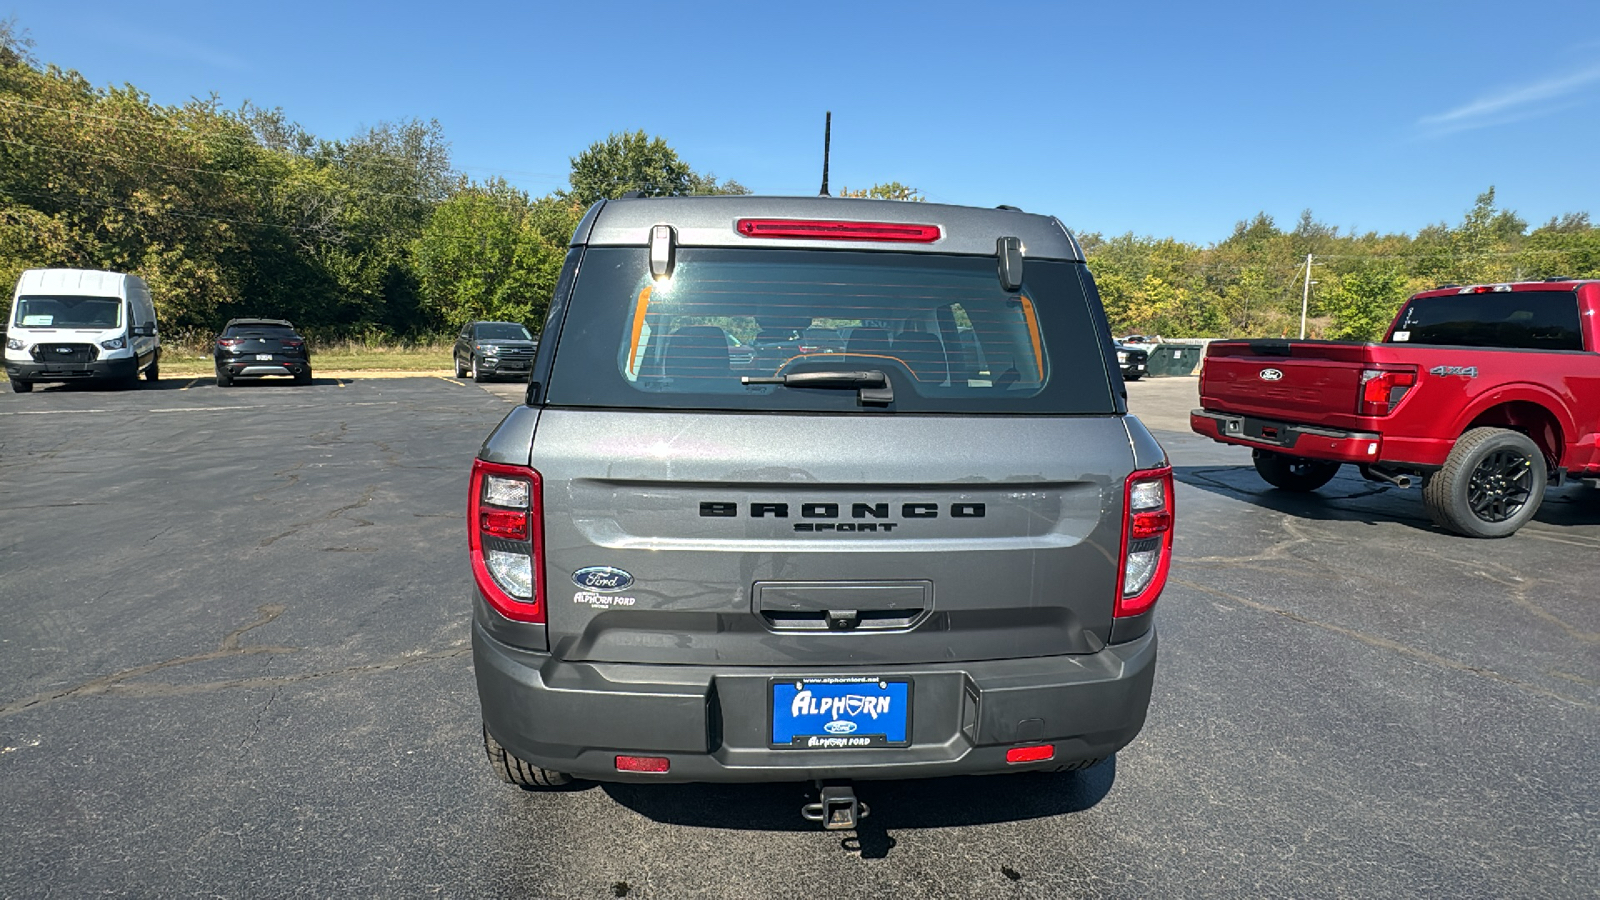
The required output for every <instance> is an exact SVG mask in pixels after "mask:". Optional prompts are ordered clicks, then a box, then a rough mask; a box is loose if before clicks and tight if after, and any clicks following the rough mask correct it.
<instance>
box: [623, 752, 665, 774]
mask: <svg viewBox="0 0 1600 900" xmlns="http://www.w3.org/2000/svg"><path fill="white" fill-rule="evenodd" d="M671 765H672V764H671V763H669V762H668V761H667V758H666V757H665V756H619V757H617V771H618V772H654V773H657V774H660V773H663V772H666V771H667V769H669V768H671Z"/></svg>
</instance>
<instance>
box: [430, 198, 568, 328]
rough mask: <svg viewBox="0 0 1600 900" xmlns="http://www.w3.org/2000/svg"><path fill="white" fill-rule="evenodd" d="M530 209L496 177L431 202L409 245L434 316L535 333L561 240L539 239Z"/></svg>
mask: <svg viewBox="0 0 1600 900" xmlns="http://www.w3.org/2000/svg"><path fill="white" fill-rule="evenodd" d="M536 209H537V204H534V203H532V202H530V201H529V199H528V195H527V194H525V193H523V192H522V191H519V190H517V189H516V188H513V187H511V186H510V185H508V184H507V183H506V182H505V181H503V180H500V179H492V180H490V181H489V182H487V183H485V184H482V185H470V186H466V187H463V188H461V189H459V190H457V191H456V192H455V194H454V196H452V197H451V198H450V199H449V200H447V201H445V202H444V203H442V204H440V205H439V207H438V209H436V210H435V211H434V214H433V218H432V219H431V220H430V221H429V222H428V224H427V226H426V227H424V228H423V230H422V234H421V236H420V237H418V239H417V240H416V242H415V244H414V246H413V258H414V259H415V264H416V272H417V277H418V281H419V283H420V286H421V294H422V298H423V302H424V303H425V304H426V305H427V307H428V309H429V311H430V312H431V313H432V314H433V315H434V317H435V318H436V319H438V320H439V321H443V322H447V323H449V324H451V325H452V326H458V325H460V324H461V323H462V322H466V321H469V320H473V319H493V320H499V321H507V322H521V323H522V324H524V325H526V326H528V328H529V329H530V330H532V331H534V332H535V333H537V332H538V330H539V328H540V327H541V325H542V324H543V321H544V315H545V311H546V310H547V309H548V308H549V305H550V298H551V295H552V294H553V293H554V291H555V284H556V279H557V277H558V276H559V274H560V271H561V262H562V258H563V256H564V253H565V249H566V238H565V237H562V238H561V240H560V242H559V243H552V242H550V241H549V240H547V238H546V237H545V235H544V234H543V233H542V232H541V229H540V224H541V223H540V222H539V216H538V214H537V213H536ZM546 212H547V213H548V211H546Z"/></svg>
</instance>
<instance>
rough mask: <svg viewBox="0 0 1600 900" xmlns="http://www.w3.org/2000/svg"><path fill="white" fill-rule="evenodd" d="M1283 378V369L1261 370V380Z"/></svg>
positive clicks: (1278, 379)
mask: <svg viewBox="0 0 1600 900" xmlns="http://www.w3.org/2000/svg"><path fill="white" fill-rule="evenodd" d="M1282 378H1283V370H1282V369H1262V370H1261V380H1262V381H1280V380H1282Z"/></svg>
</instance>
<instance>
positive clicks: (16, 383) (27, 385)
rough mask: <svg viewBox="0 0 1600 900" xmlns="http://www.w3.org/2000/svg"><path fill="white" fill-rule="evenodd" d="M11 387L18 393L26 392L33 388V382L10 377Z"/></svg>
mask: <svg viewBox="0 0 1600 900" xmlns="http://www.w3.org/2000/svg"><path fill="white" fill-rule="evenodd" d="M11 389H12V390H13V391H16V392H17V393H19V394H26V393H27V392H29V391H31V390H33V382H31V381H23V380H22V379H20V378H13V379H11Z"/></svg>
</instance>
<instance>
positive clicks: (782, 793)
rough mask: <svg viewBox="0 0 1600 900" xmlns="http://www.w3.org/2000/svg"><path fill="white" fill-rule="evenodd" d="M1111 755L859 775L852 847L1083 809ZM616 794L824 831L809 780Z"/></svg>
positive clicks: (880, 846) (751, 822)
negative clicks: (1028, 766) (1030, 767)
mask: <svg viewBox="0 0 1600 900" xmlns="http://www.w3.org/2000/svg"><path fill="white" fill-rule="evenodd" d="M1116 777H1117V761H1116V757H1112V758H1110V759H1108V760H1106V761H1105V762H1102V763H1100V764H1099V765H1096V766H1092V767H1090V768H1088V769H1083V770H1081V771H1077V772H1027V773H1020V774H1017V775H989V776H964V777H957V778H930V779H918V780H910V781H857V782H855V789H856V794H857V796H859V797H860V798H861V802H862V803H864V804H866V805H867V806H868V807H870V809H871V814H870V815H868V816H867V817H866V818H865V819H862V820H861V827H860V828H859V829H858V830H857V831H855V832H840V835H841V837H843V838H844V840H843V841H842V842H841V844H842V846H843V847H844V848H845V849H846V850H851V851H857V850H859V851H860V852H861V855H862V856H864V857H866V858H869V859H879V858H882V857H883V856H885V855H887V854H888V851H889V850H890V849H891V848H893V847H894V845H895V840H894V838H893V837H892V836H891V835H890V832H891V831H895V830H901V829H915V828H948V827H952V826H959V825H987V824H993V823H999V822H1017V821H1023V820H1028V819H1042V818H1049V817H1053V816H1060V815H1067V814H1070V813H1078V812H1083V811H1084V810H1087V809H1090V808H1092V807H1094V806H1095V805H1096V804H1098V803H1099V802H1100V801H1101V800H1103V799H1104V798H1105V796H1106V795H1107V794H1108V793H1110V791H1111V785H1112V783H1113V782H1115V781H1116ZM601 789H602V790H604V791H605V792H606V793H607V794H608V795H609V796H610V797H611V799H613V800H615V801H616V802H617V803H619V804H621V805H622V806H625V807H627V808H628V809H631V810H633V811H634V812H636V813H639V814H640V815H642V816H645V817H647V818H649V819H652V820H654V821H656V822H662V823H665V824H670V825H692V826H699V827H703V828H734V829H739V830H744V831H820V830H822V829H821V826H819V825H817V824H816V823H813V822H808V821H806V820H805V819H803V818H801V817H800V807H801V806H803V805H804V804H806V803H809V802H812V801H814V800H815V799H816V797H815V795H814V794H815V792H814V790H813V789H812V788H811V786H810V785H809V784H798V783H784V784H748V785H746V784H659V785H651V784H603V785H601Z"/></svg>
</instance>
